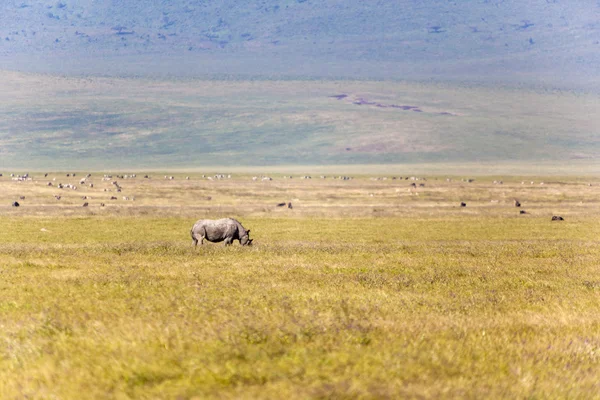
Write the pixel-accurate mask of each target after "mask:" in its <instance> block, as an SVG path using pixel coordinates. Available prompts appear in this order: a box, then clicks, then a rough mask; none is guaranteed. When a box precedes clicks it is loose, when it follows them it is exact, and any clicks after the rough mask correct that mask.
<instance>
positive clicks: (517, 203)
mask: <svg viewBox="0 0 600 400" xmlns="http://www.w3.org/2000/svg"><path fill="white" fill-rule="evenodd" d="M515 207H521V203H519V200H516V199H515Z"/></svg>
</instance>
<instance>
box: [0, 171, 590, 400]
mask: <svg viewBox="0 0 600 400" xmlns="http://www.w3.org/2000/svg"><path fill="white" fill-rule="evenodd" d="M32 175H33V177H32V180H30V181H24V182H18V181H14V180H12V179H11V177H10V176H9V174H7V173H4V176H3V177H1V178H0V277H1V279H0V294H1V295H0V342H1V345H0V398H3V399H21V398H32V399H73V398H77V399H86V398H116V399H129V398H139V399H150V398H152V399H175V398H180V399H187V398H197V399H203V398H273V399H279V398H474V399H475V398H477V399H479V398H511V399H512V398H594V397H598V393H600V384H599V381H598V366H599V365H600V246H599V245H600V242H599V237H600V217H599V215H600V181H598V180H595V179H594V178H590V177H581V178H577V177H573V176H567V177H548V176H545V177H517V176H512V177H510V176H503V177H501V176H485V177H482V176H476V177H474V179H475V180H474V181H473V182H470V183H469V182H466V181H464V179H467V178H473V177H472V176H451V177H449V176H442V175H437V176H426V177H425V178H426V180H424V179H419V180H411V179H404V178H406V175H403V176H402V179H399V178H398V177H399V175H397V176H396V178H397V179H393V177H392V175H387V176H386V178H387V179H383V178H384V175H379V176H374V175H373V176H367V175H355V176H354V179H352V180H346V181H344V180H339V179H333V177H332V176H328V177H327V178H326V179H321V178H320V177H319V174H316V175H315V174H313V175H312V179H301V176H300V175H299V174H293V178H292V179H289V178H285V177H284V176H283V174H276V173H274V174H272V175H269V176H270V177H271V178H272V179H273V180H270V181H262V180H261V179H260V178H261V177H260V175H257V177H258V179H257V180H256V181H253V180H252V177H253V176H252V175H247V174H239V173H237V174H232V177H231V178H226V179H213V180H209V179H208V177H209V176H210V177H212V176H213V175H214V173H211V174H208V173H205V177H202V173H200V172H194V173H189V174H183V173H178V174H172V173H169V174H168V175H173V176H174V179H173V180H168V179H165V178H164V176H165V175H166V174H165V173H157V172H154V173H150V178H143V176H144V175H146V173H145V172H138V173H137V177H136V178H129V179H121V178H116V175H117V174H116V173H113V174H112V175H113V178H112V179H111V180H108V181H103V180H102V175H103V174H102V173H92V176H91V178H88V179H87V181H86V183H85V184H80V183H79V181H80V179H81V178H83V177H84V176H85V173H84V172H77V176H76V177H66V172H61V173H49V174H48V176H47V177H44V176H43V174H41V173H39V172H38V173H34V174H32ZM186 175H189V177H190V179H189V180H187V179H186ZM336 175H339V174H336ZM419 178H421V177H419ZM54 179H55V180H54ZM448 179H450V181H448ZM111 181H118V183H119V185H120V186H121V187H122V191H121V192H119V193H117V192H116V191H115V188H116V186H115V185H113V184H111ZM494 181H496V183H494ZM500 181H502V183H500ZM48 182H52V185H53V186H47V184H48ZM58 183H62V184H72V185H76V186H78V188H77V189H76V190H73V189H65V188H63V189H58V188H57V187H56V185H57V184H58ZM89 183H93V184H94V187H93V188H90V187H89ZM412 183H414V184H415V186H416V187H413V186H411V184H412ZM421 184H422V185H424V186H420V185H421ZM590 185H591V186H590ZM105 190H106V191H105ZM55 195H60V196H61V199H60V200H57V199H56V198H55V197H54V196H55ZM21 196H24V199H23V200H20V199H19V198H20V197H21ZM83 196H86V197H87V199H83V198H82V197H83ZM111 196H115V197H117V199H116V200H110V197H111ZM124 196H125V197H128V198H129V200H124V199H123V197H124ZM133 198H135V200H133ZM515 199H518V200H519V201H520V202H521V203H522V206H521V208H517V207H515V206H514V200H515ZM13 201H18V202H19V203H20V204H21V206H20V207H18V208H17V207H11V206H10V204H11V203H12V202H13ZM84 202H88V203H89V206H88V207H82V204H83V203H84ZM283 202H286V203H287V202H291V203H292V205H293V208H292V209H288V208H287V207H277V204H278V203H283ZM461 202H465V203H466V207H460V203H461ZM101 203H104V204H105V206H104V207H102V206H101ZM519 210H525V211H526V212H527V214H519ZM553 215H560V216H562V217H564V219H565V220H564V221H561V222H551V217H552V216H553ZM225 216H231V217H235V218H238V219H239V220H240V221H241V222H242V223H243V224H244V226H245V227H246V228H249V229H251V231H252V232H251V235H250V236H251V237H253V238H254V246H252V247H240V246H239V244H238V243H237V242H236V243H234V245H233V246H230V247H224V246H222V245H221V244H211V243H208V244H205V245H204V246H203V247H198V248H193V247H192V246H191V239H190V236H189V230H190V228H191V226H192V224H193V223H194V222H195V221H196V220H197V219H199V218H218V217H225Z"/></svg>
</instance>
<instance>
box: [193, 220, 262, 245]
mask: <svg viewBox="0 0 600 400" xmlns="http://www.w3.org/2000/svg"><path fill="white" fill-rule="evenodd" d="M249 233H250V229H248V230H246V229H245V228H244V227H243V226H242V224H240V223H239V221H237V220H235V219H233V218H223V219H217V220H212V219H201V220H199V221H198V222H196V223H195V224H194V226H193V227H192V230H191V231H190V234H191V235H192V242H193V244H194V246H197V245H198V241H200V245H202V244H203V243H204V239H206V240H208V241H209V242H213V243H217V242H223V241H224V242H225V246H227V245H230V244H231V243H232V242H233V241H234V240H239V241H240V244H241V245H242V246H249V245H251V244H252V239H250V238H249V237H248V234H249Z"/></svg>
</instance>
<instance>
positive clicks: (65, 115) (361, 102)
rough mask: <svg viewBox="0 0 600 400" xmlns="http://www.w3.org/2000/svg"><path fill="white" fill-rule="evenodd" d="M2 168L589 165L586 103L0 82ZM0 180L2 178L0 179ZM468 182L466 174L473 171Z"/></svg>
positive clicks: (551, 94)
mask: <svg viewBox="0 0 600 400" xmlns="http://www.w3.org/2000/svg"><path fill="white" fill-rule="evenodd" d="M0 87H2V88H3V90H2V92H0V102H1V103H2V104H3V106H2V108H0V168H2V169H4V170H6V169H7V168H17V167H18V168H24V169H29V168H43V169H73V168H79V169H95V170H98V169H112V170H114V169H115V168H138V169H139V168H154V169H155V168H196V167H207V166H228V167H236V166H238V167H239V166H269V165H271V166H275V165H280V166H282V165H340V164H410V163H432V162H435V163H440V162H442V163H456V164H461V163H490V162H492V163H500V162H504V163H506V162H509V163H524V162H525V163H533V164H535V163H548V162H551V163H557V164H561V163H565V162H568V163H571V162H579V163H585V164H589V163H598V155H599V154H600V140H599V139H598V135H597V127H598V126H600V116H599V115H598V113H597V105H598V100H599V99H598V96H597V95H593V94H582V93H575V92H565V91H550V90H526V89H514V88H487V87H479V86H464V85H450V84H431V83H429V84H424V83H401V82H398V83H393V82H377V81H371V82H369V81H351V80H338V81H294V80H288V81H270V80H252V81H250V80H240V81H234V80H227V81H224V80H170V81H169V80H150V79H133V78H127V79H124V78H67V77H55V76H49V75H32V74H23V73H16V72H4V73H2V74H0ZM0 172H1V171H0ZM473 172H475V171H473Z"/></svg>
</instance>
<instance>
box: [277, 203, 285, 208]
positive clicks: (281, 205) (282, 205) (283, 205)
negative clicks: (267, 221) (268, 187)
mask: <svg viewBox="0 0 600 400" xmlns="http://www.w3.org/2000/svg"><path fill="white" fill-rule="evenodd" d="M277 207H285V203H277Z"/></svg>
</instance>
